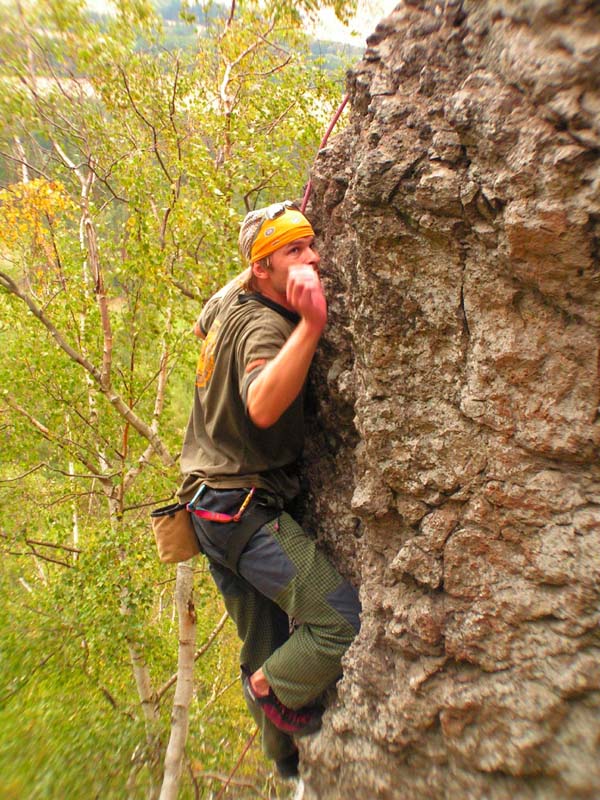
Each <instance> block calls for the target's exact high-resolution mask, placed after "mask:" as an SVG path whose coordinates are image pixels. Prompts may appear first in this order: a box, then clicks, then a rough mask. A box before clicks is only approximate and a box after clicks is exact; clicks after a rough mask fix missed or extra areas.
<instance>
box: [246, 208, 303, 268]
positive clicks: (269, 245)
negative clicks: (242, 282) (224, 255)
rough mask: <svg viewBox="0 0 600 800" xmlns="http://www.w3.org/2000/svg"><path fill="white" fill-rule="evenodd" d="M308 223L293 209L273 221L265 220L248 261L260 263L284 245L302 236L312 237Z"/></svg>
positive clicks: (288, 209) (287, 210)
mask: <svg viewBox="0 0 600 800" xmlns="http://www.w3.org/2000/svg"><path fill="white" fill-rule="evenodd" d="M314 235H315V232H314V231H313V229H312V226H311V224H310V222H309V221H308V220H307V219H306V217H305V216H304V215H303V214H301V213H300V211H296V209H294V208H287V209H286V210H285V212H284V213H283V214H280V215H279V216H278V217H275V219H266V220H265V221H264V222H263V224H262V225H261V226H260V228H259V230H258V234H257V236H256V239H255V240H254V243H253V245H252V250H251V251H250V261H251V262H252V263H254V262H255V261H260V260H261V258H266V257H267V256H268V255H271V253H274V252H275V250H279V248H280V247H283V245H284V244H289V243H290V242H294V241H295V240H296V239H301V238H302V237H303V236H314Z"/></svg>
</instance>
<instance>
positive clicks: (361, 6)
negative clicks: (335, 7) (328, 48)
mask: <svg viewBox="0 0 600 800" xmlns="http://www.w3.org/2000/svg"><path fill="white" fill-rule="evenodd" d="M397 4H398V0H358V10H357V14H356V16H355V17H354V18H353V20H352V21H351V22H350V25H348V26H344V25H342V23H341V22H340V21H339V20H337V19H336V17H335V14H334V13H333V11H332V10H331V9H326V10H324V11H321V13H320V14H319V21H318V24H317V25H316V27H315V28H314V33H315V35H316V36H317V37H318V38H319V39H329V40H332V41H334V42H349V43H351V44H354V45H357V46H360V45H362V44H364V43H365V40H366V38H367V36H369V34H371V33H372V32H373V31H374V30H375V26H376V25H377V23H378V22H379V20H380V19H383V17H385V16H386V15H387V14H389V13H390V12H391V11H393V10H394V8H395V7H396V5H397Z"/></svg>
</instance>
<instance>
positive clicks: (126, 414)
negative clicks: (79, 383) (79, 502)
mask: <svg viewBox="0 0 600 800" xmlns="http://www.w3.org/2000/svg"><path fill="white" fill-rule="evenodd" d="M0 286H1V287H3V288H4V289H5V290H6V291H8V292H9V293H10V294H14V295H15V296H16V297H18V298H19V299H20V300H21V301H22V302H23V303H25V305H26V306H27V307H28V308H29V310H30V311H31V313H32V314H33V315H34V317H36V318H37V319H38V320H39V321H40V322H41V323H42V325H44V327H45V328H46V329H47V330H48V331H49V333H50V334H51V336H52V337H53V339H54V341H55V342H56V344H57V345H58V346H59V347H60V348H61V350H64V352H65V353H66V354H67V355H68V356H69V358H70V359H71V360H72V361H75V363H76V364H79V365H80V366H82V367H83V368H84V370H85V371H86V372H87V373H88V374H89V375H90V377H91V378H92V379H93V380H94V381H95V383H96V384H97V385H98V388H99V389H100V391H101V392H102V394H104V396H105V397H106V398H107V399H108V401H109V403H110V404H111V405H112V406H113V407H114V408H115V410H116V411H117V413H118V414H120V415H121V416H122V417H123V418H124V419H126V420H127V421H128V422H130V423H131V425H132V426H133V427H134V428H135V430H136V431H137V432H138V433H139V434H140V436H143V437H144V438H145V439H147V440H148V441H149V442H150V443H151V444H152V447H153V448H154V451H155V452H156V453H158V455H159V456H160V458H161V460H162V462H163V464H165V466H169V467H172V466H174V464H175V460H174V459H173V457H172V456H171V454H170V453H169V451H168V449H167V448H166V446H165V445H164V443H163V442H162V440H161V439H160V437H159V436H158V434H156V433H155V432H154V431H153V430H152V428H151V427H150V426H149V425H147V424H146V423H145V422H144V421H143V420H142V419H141V418H140V417H138V415H137V414H136V413H135V412H134V411H132V409H131V408H129V406H128V405H127V403H125V401H124V400H123V398H122V397H121V396H120V395H119V394H118V393H117V392H115V391H114V390H113V388H112V386H111V385H110V383H109V384H108V385H107V384H106V383H104V381H103V376H102V373H101V372H100V371H99V370H98V368H97V367H95V366H94V364H92V362H91V361H89V360H88V359H87V358H86V357H85V356H83V355H82V354H81V353H79V352H77V350H75V349H74V348H73V347H72V346H71V345H70V344H69V343H68V342H67V340H66V339H65V338H64V336H63V335H62V334H61V333H60V331H59V330H58V329H57V328H56V326H55V325H54V324H53V323H52V321H51V320H50V319H49V318H48V317H47V316H46V314H45V313H44V311H42V309H41V308H39V306H38V305H37V304H36V303H35V301H34V300H33V299H32V298H31V297H30V296H29V295H28V294H26V293H25V292H23V291H21V289H20V288H19V287H18V286H17V284H16V283H15V282H14V281H13V280H12V278H10V277H9V276H8V275H7V274H6V273H4V272H0ZM90 471H91V472H93V471H94V470H93V469H91V470H90ZM99 477H100V476H99Z"/></svg>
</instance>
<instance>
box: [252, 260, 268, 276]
mask: <svg viewBox="0 0 600 800" xmlns="http://www.w3.org/2000/svg"><path fill="white" fill-rule="evenodd" d="M268 263H269V262H268V260H267V259H266V258H263V259H261V260H260V261H253V262H252V264H251V268H252V274H253V275H254V277H255V278H262V279H263V280H264V279H265V278H267V277H268V276H269V270H268V269H267V264H268Z"/></svg>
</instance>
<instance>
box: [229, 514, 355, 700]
mask: <svg viewBox="0 0 600 800" xmlns="http://www.w3.org/2000/svg"><path fill="white" fill-rule="evenodd" d="M238 571H239V573H240V575H242V576H243V577H244V578H245V579H246V581H247V582H248V583H250V584H251V585H252V586H253V587H254V588H255V589H256V590H257V591H258V592H260V593H261V594H263V595H265V596H266V597H268V598H270V599H271V600H273V602H274V603H276V604H277V605H278V606H279V608H281V609H282V610H283V611H284V612H285V613H286V614H288V615H289V616H290V617H292V618H293V619H294V620H296V622H297V623H299V627H298V629H297V630H296V631H295V632H294V634H293V635H292V636H291V637H290V638H289V639H287V640H286V641H285V642H282V643H281V645H280V646H279V647H278V648H277V649H276V650H275V651H274V652H273V653H272V654H271V655H269V656H268V657H267V658H266V659H265V661H264V663H263V664H262V667H261V669H262V673H261V672H260V671H258V674H256V672H255V675H253V682H252V683H251V685H252V688H254V689H256V692H255V693H256V694H257V696H258V697H260V696H261V694H262V688H261V678H262V676H264V678H265V679H266V682H267V684H268V686H270V687H271V689H272V690H273V692H274V693H275V695H276V697H277V699H278V700H279V701H280V702H281V703H283V704H284V705H285V706H287V707H288V708H292V709H299V708H301V707H303V706H306V705H308V704H309V703H310V702H311V701H313V700H315V698H317V697H318V696H319V695H320V694H321V693H322V692H323V691H324V690H325V689H326V688H327V687H329V686H330V685H331V684H332V683H333V682H334V681H335V680H336V679H337V678H338V677H339V676H340V674H341V663H340V662H341V658H342V656H343V654H344V653H345V652H346V650H347V649H348V647H349V645H350V643H351V642H352V640H353V639H354V637H355V636H356V634H357V632H358V630H359V627H360V622H359V612H360V603H359V600H358V596H357V594H356V591H355V590H354V589H353V588H352V586H351V585H350V584H349V583H348V582H347V581H345V580H343V578H342V577H341V576H340V575H339V573H338V572H337V571H336V570H335V569H334V568H333V566H332V565H331V564H330V563H329V561H328V560H327V558H326V557H325V556H324V555H323V554H322V553H321V552H320V551H319V550H318V549H317V547H316V545H315V542H314V541H313V540H312V539H311V538H310V537H309V536H307V535H306V534H305V533H304V531H303V530H302V528H300V526H299V525H298V524H297V523H296V522H295V521H294V520H293V519H292V518H291V517H290V516H289V514H285V513H284V514H282V515H281V517H280V518H279V520H273V521H272V522H270V523H268V524H267V525H265V526H263V527H262V528H261V529H260V530H259V531H258V532H257V533H255V534H254V536H253V537H252V539H251V540H250V542H249V543H248V546H247V547H246V549H245V550H244V552H243V553H242V556H241V558H240V561H239V564H238ZM257 670H258V668H257ZM263 688H264V687H263Z"/></svg>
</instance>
